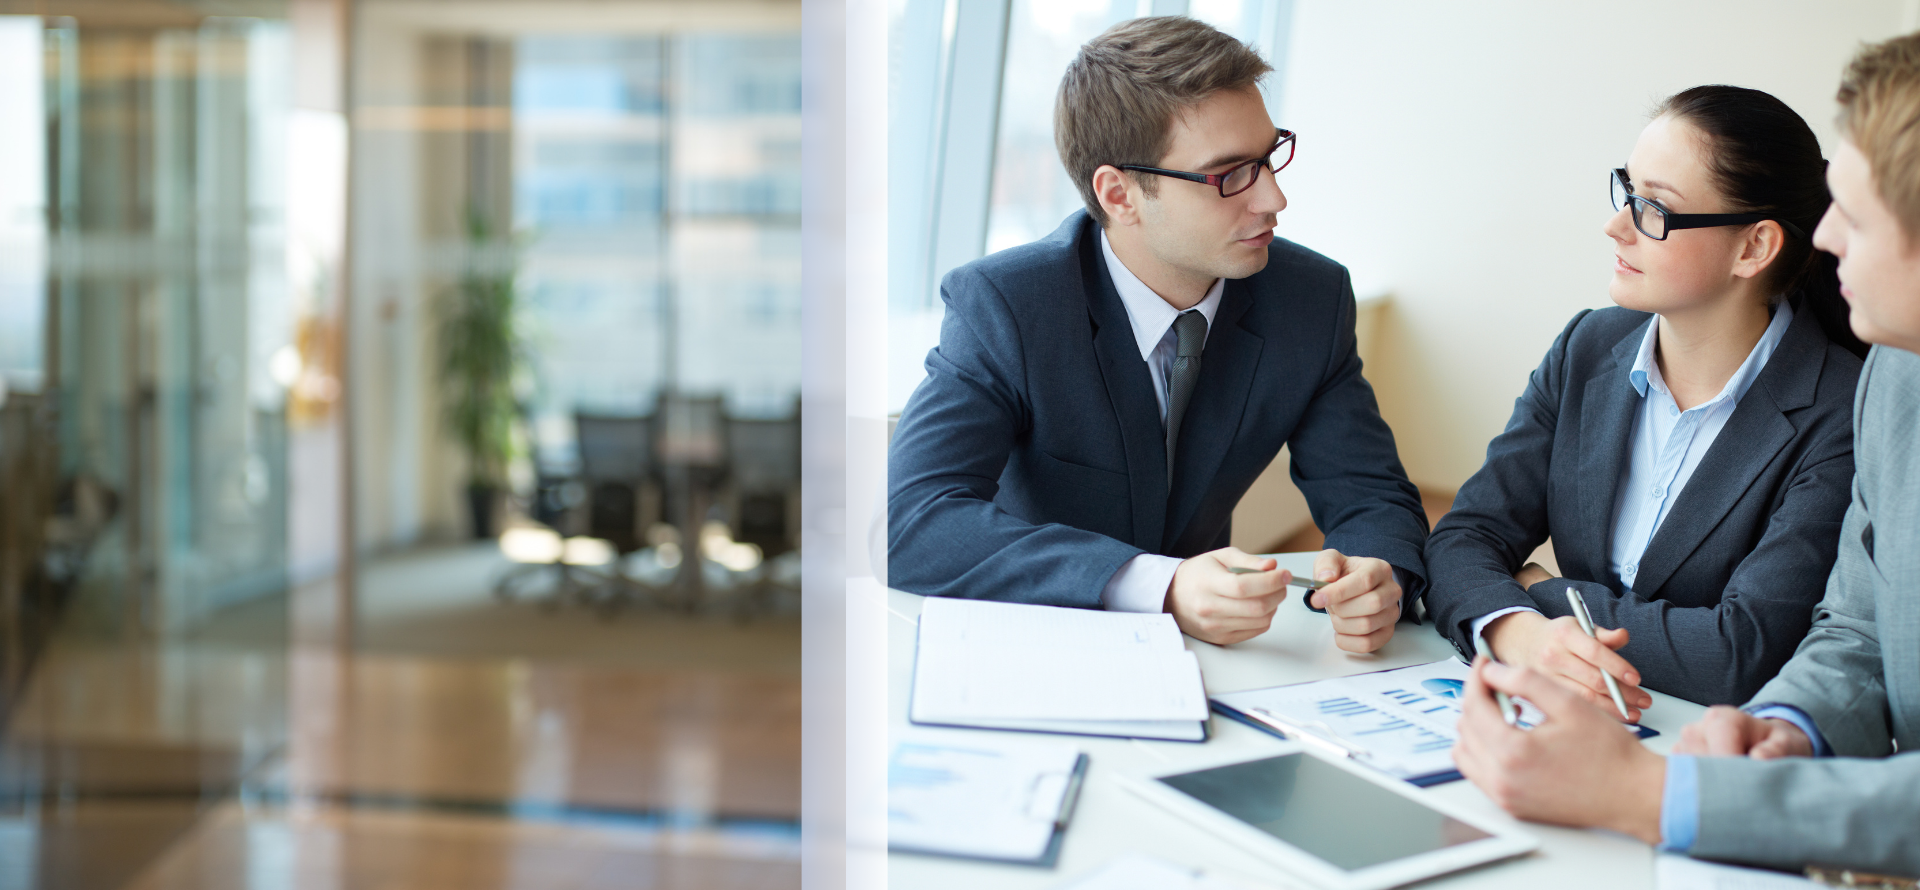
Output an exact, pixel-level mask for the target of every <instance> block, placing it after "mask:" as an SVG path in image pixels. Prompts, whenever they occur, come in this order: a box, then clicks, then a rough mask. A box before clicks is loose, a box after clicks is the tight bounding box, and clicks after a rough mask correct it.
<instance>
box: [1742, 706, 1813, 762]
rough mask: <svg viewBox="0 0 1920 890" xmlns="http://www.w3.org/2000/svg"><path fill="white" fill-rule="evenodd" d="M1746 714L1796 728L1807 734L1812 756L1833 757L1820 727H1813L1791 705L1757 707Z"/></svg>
mask: <svg viewBox="0 0 1920 890" xmlns="http://www.w3.org/2000/svg"><path fill="white" fill-rule="evenodd" d="M1747 713H1749V714H1752V715H1753V716H1755V717H1759V718H1760V719H1762V720H1765V719H1767V718H1769V717H1772V718H1775V719H1778V720H1785V721H1787V722H1788V723H1791V724H1793V725H1795V726H1798V727H1800V731H1801V732H1804V733H1806V734H1807V741H1810V742H1812V743H1813V756H1815V757H1832V756H1833V748H1832V747H1830V746H1828V745H1827V739H1826V737H1825V736H1823V735H1821V734H1820V727H1818V726H1815V725H1813V718H1812V717H1809V716H1807V712H1805V711H1802V710H1800V709H1799V708H1796V707H1794V706H1792V705H1758V706H1755V707H1753V708H1750V709H1748V711H1747Z"/></svg>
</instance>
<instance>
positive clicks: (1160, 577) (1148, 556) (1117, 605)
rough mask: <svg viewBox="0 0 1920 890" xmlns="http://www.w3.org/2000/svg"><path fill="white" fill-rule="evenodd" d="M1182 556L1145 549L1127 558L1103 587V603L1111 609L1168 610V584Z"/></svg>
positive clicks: (1120, 610)
mask: <svg viewBox="0 0 1920 890" xmlns="http://www.w3.org/2000/svg"><path fill="white" fill-rule="evenodd" d="M1179 568H1180V560H1179V559H1177V558H1175V557H1171V556H1161V555H1159V554H1157V553H1142V554H1140V555H1139V556H1136V557H1134V558H1132V559H1129V560H1127V561H1126V563H1125V564H1123V565H1121V566H1120V571H1117V572H1114V573H1113V577H1111V578H1108V579H1107V586H1106V589H1104V590H1102V591H1100V603H1101V604H1102V605H1104V606H1106V607H1107V611H1109V612H1164V611H1166V609H1167V588H1168V587H1169V586H1171V585H1172V584H1173V573H1174V571H1175V570H1177V569H1179Z"/></svg>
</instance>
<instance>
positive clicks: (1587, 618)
mask: <svg viewBox="0 0 1920 890" xmlns="http://www.w3.org/2000/svg"><path fill="white" fill-rule="evenodd" d="M1567 605H1569V606H1572V607H1573V620H1575V621H1578V622H1580V629H1581V630H1583V631H1585V632H1586V634H1587V636H1590V637H1595V638H1598V634H1595V633H1594V632H1593V614H1592V613H1590V612H1588V611H1587V601H1586V600H1585V599H1582V598H1581V596H1580V591H1578V590H1575V589H1573V588H1572V587H1568V588H1567ZM1600 676H1601V677H1603V678H1605V679H1606V681H1607V694H1608V695H1611V696H1613V706H1614V707H1616V708H1619V709H1620V719H1622V720H1625V721H1627V722H1628V723H1632V722H1633V718H1632V717H1628V716H1627V700H1626V698H1625V697H1624V696H1622V695H1621V694H1620V683H1619V681H1617V680H1615V679H1613V675H1612V674H1609V673H1607V670H1606V668H1601V669H1600Z"/></svg>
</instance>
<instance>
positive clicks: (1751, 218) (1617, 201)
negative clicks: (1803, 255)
mask: <svg viewBox="0 0 1920 890" xmlns="http://www.w3.org/2000/svg"><path fill="white" fill-rule="evenodd" d="M1608 185H1609V186H1611V188H1612V190H1613V209H1614V210H1616V211H1617V210H1619V209H1620V208H1621V207H1622V206H1630V207H1632V208H1633V227H1634V228H1636V229H1639V230H1640V234H1642V235H1645V236H1647V237H1648V238H1652V239H1653V240H1655V241H1665V240H1667V235H1668V234H1669V233H1671V232H1673V231H1674V230H1676V229H1711V228H1714V227H1715V226H1743V225H1748V224H1751V223H1757V222H1764V221H1766V220H1769V219H1771V220H1773V221H1774V222H1777V223H1779V224H1780V227H1781V228H1783V229H1786V230H1787V231H1788V232H1789V233H1790V234H1792V235H1793V236H1794V237H1795V238H1805V237H1807V235H1806V233H1805V232H1802V231H1800V227H1799V226H1796V225H1794V224H1793V223H1790V222H1787V221H1786V220H1784V219H1775V218H1774V217H1771V216H1768V215H1766V214H1764V213H1673V212H1671V211H1669V210H1667V208H1665V207H1662V206H1660V205H1658V204H1655V203H1653V202H1652V201H1650V200H1648V199H1646V198H1642V197H1640V196H1639V195H1636V194H1634V193H1633V180H1631V179H1629V178H1627V168H1625V167H1615V168H1613V173H1612V174H1611V175H1610V176H1608Z"/></svg>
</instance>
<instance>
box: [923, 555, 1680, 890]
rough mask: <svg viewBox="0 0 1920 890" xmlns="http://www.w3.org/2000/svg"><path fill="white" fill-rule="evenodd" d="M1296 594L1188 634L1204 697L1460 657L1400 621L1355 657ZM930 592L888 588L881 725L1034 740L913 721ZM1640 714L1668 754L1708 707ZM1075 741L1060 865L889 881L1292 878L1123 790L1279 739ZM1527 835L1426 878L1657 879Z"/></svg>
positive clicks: (1561, 885) (1241, 729)
mask: <svg viewBox="0 0 1920 890" xmlns="http://www.w3.org/2000/svg"><path fill="white" fill-rule="evenodd" d="M1313 556H1314V554H1311V553H1289V554H1280V555H1279V556H1278V557H1277V558H1278V559H1279V560H1280V563H1281V565H1282V566H1283V567H1285V568H1288V569H1290V570H1292V571H1293V572H1294V573H1295V574H1297V575H1301V576H1305V577H1311V568H1312V565H1313ZM1299 594H1300V591H1299V590H1297V589H1295V590H1290V591H1289V594H1288V597H1287V601H1286V602H1284V603H1282V604H1281V606H1280V610H1279V613H1278V614H1277V615H1276V616H1275V618H1274V622H1273V627H1272V628H1271V629H1270V630H1268V631H1267V632H1266V633H1265V634H1262V635H1261V636H1258V637H1255V638H1254V639H1251V640H1248V641H1246V642H1243V643H1236V644H1234V645H1232V646H1224V647H1223V646H1215V645H1212V644H1210V643H1203V642H1201V641H1199V640H1195V639H1193V638H1191V637H1188V638H1187V639H1186V645H1187V648H1188V649H1189V650H1192V651H1193V652H1194V653H1196V655H1197V656H1198V658H1199V661H1200V670H1201V674H1202V676H1203V678H1204V681H1205V684H1206V688H1207V693H1208V694H1209V695H1213V694H1218V693H1223V692H1237V691H1241V690H1246V689H1258V688H1263V687H1267V686H1278V685H1281V684H1285V683H1299V682H1305V681H1308V680H1320V679H1325V678H1328V677H1339V676H1346V675H1348V674H1357V673H1362V672H1366V671H1377V670H1385V669H1388V668H1396V667H1406V666H1408V665H1415V664H1425V663H1428V662H1432V661H1438V660H1440V659H1443V658H1456V657H1458V656H1457V654H1456V653H1455V652H1454V650H1453V646H1452V645H1451V644H1449V643H1448V642H1447V641H1446V640H1444V639H1443V638H1441V636H1440V635H1439V633H1438V632H1437V631H1435V630H1434V629H1433V627H1432V625H1413V624H1407V623H1403V624H1401V625H1400V628H1399V630H1398V631H1396V632H1395V633H1394V635H1393V639H1392V640H1390V641H1388V643H1387V645H1386V646H1384V647H1383V648H1382V649H1381V650H1380V651H1379V652H1377V653H1374V654H1371V655H1352V654H1349V653H1346V652H1342V651H1340V650H1339V649H1337V648H1335V647H1334V645H1333V628H1332V627H1331V626H1330V625H1329V623H1328V620H1327V617H1326V616H1325V615H1321V614H1318V613H1315V612H1311V611H1309V610H1308V609H1307V608H1306V607H1305V606H1304V605H1303V604H1301V603H1300V602H1298V599H1299ZM923 599H924V598H923V597H919V596H915V595H914V594H910V593H904V592H901V591H898V590H889V591H888V592H887V610H888V612H889V613H890V614H889V615H888V616H887V680H888V684H887V725H888V733H889V735H897V734H899V733H901V732H905V731H911V732H913V733H915V734H919V735H921V736H922V737H927V736H931V737H935V738H944V739H946V740H950V741H959V740H963V739H966V738H978V737H981V736H982V735H983V734H984V735H989V736H993V735H1003V736H1010V737H1023V738H1031V737H1032V736H1030V735H1027V734H1024V733H999V732H993V731H989V730H971V729H941V728H935V727H923V726H913V725H911V724H910V723H908V722H907V699H908V696H909V694H910V692H911V686H912V682H911V681H912V677H913V659H914V645H915V630H916V627H917V621H918V618H919V614H920V605H921V602H922V601H923ZM1649 693H1650V694H1651V695H1652V696H1653V706H1652V707H1650V708H1648V709H1647V710H1646V712H1645V716H1644V718H1643V722H1644V724H1645V725H1646V726H1649V727H1651V728H1653V729H1657V730H1659V731H1660V735H1657V736H1655V737H1653V738H1650V739H1647V740H1646V742H1645V744H1646V745H1647V746H1648V747H1649V748H1651V749H1653V750H1654V751H1657V752H1661V753H1665V752H1666V751H1668V750H1669V749H1670V748H1672V746H1673V743H1674V741H1675V740H1676V739H1677V738H1678V737H1679V733H1680V728H1681V727H1682V726H1684V725H1686V724H1688V723H1691V722H1693V721H1694V720H1697V719H1699V718H1700V716H1701V715H1702V714H1703V713H1704V712H1705V710H1706V709H1705V708H1703V707H1701V706H1700V705H1696V704H1693V703H1691V702H1687V701H1683V700H1681V699H1677V698H1674V697H1672V696H1669V695H1664V694H1662V693H1659V692H1652V691H1651V690H1649ZM1049 738H1059V739H1068V740H1071V741H1072V742H1074V743H1075V744H1077V745H1079V746H1080V748H1081V749H1082V750H1083V751H1085V752H1086V753H1087V755H1088V771H1087V776H1086V780H1085V782H1084V784H1083V785H1082V787H1081V791H1080V798H1079V803H1078V805H1077V807H1076V808H1075V811H1074V813H1073V818H1072V821H1071V823H1070V824H1069V825H1068V827H1067V829H1066V833H1065V836H1064V837H1063V838H1062V843H1061V847H1060V856H1059V860H1058V862H1057V863H1056V864H1055V865H1054V867H1052V868H1042V867H1034V866H1022V865H1003V864H996V863H985V862H978V861H971V860H964V859H953V858H946V857H938V856H926V855H917V854H908V853H893V854H890V855H889V856H888V857H887V876H888V886H890V887H899V888H906V887H911V888H914V890H941V888H979V887H993V888H1006V890H1022V888H1053V887H1063V886H1066V885H1070V884H1072V883H1073V882H1075V881H1076V880H1078V879H1080V878H1083V877H1085V876H1087V875H1089V874H1091V873H1093V872H1096V871H1098V870H1100V869H1101V868H1102V867H1104V866H1106V865H1107V864H1109V863H1110V862H1112V861H1114V860H1116V859H1119V858H1121V857H1123V856H1126V855H1128V854H1131V853H1141V854H1146V855H1149V856H1152V857H1155V858H1158V859H1163V860H1166V861H1168V862H1171V863H1174V864H1177V865H1181V866H1185V867H1188V868H1192V869H1199V870H1202V871H1205V872H1207V873H1209V874H1215V875H1219V876H1222V877H1224V878H1226V879H1228V880H1231V881H1236V882H1239V883H1241V884H1245V885H1246V886H1248V887H1276V888H1279V887H1298V886H1301V885H1300V884H1298V883H1295V882H1293V881H1291V880H1290V879H1289V877H1288V876H1287V875H1286V874H1284V873H1282V872H1281V871H1280V870H1279V869H1278V867H1277V866H1274V865H1272V864H1269V863H1268V862H1267V861H1266V860H1264V859H1261V858H1259V857H1257V856H1255V855H1254V854H1252V853H1250V852H1248V851H1247V850H1246V849H1244V848H1242V847H1238V846H1235V845H1233V844H1231V843H1228V842H1226V841H1224V840H1221V839H1219V838H1217V837H1214V836H1212V835H1211V834H1209V833H1208V832H1206V831H1205V830H1203V829H1201V828H1200V827H1199V826H1197V825H1195V824H1193V823H1191V822H1188V821H1185V820H1183V819H1181V818H1180V817H1178V816H1175V815H1173V814H1172V813H1169V812H1167V811H1165V810H1163V809H1161V808H1159V807H1157V806H1155V805H1153V804H1151V803H1149V802H1147V801H1145V800H1142V799H1141V798H1139V797H1137V796H1135V795H1134V794H1133V793H1132V792H1129V791H1127V790H1126V789H1124V788H1122V787H1121V786H1120V784H1119V782H1118V781H1117V777H1118V776H1120V775H1124V774H1129V773H1133V774H1138V773H1140V772H1144V771H1147V770H1153V769H1160V768H1167V767H1178V766H1180V765H1182V764H1184V763H1189V762H1197V761H1200V760H1204V759H1208V758H1211V757H1215V756H1219V755H1223V754H1239V753H1242V752H1244V753H1245V754H1246V755H1247V756H1248V757H1249V758H1252V757H1257V756H1259V755H1260V754H1262V753H1265V752H1267V751H1269V750H1272V749H1276V748H1278V747H1280V746H1281V745H1282V744H1283V743H1282V742H1281V740H1280V739H1278V738H1276V737H1274V736H1271V735H1268V734H1266V733H1264V732H1261V731H1259V730H1256V729H1254V728H1252V727H1250V726H1246V725H1245V724H1242V723H1239V722H1237V721H1234V720H1230V719H1227V718H1224V717H1221V716H1220V715H1218V714H1215V715H1213V716H1212V718H1211V724H1210V726H1209V737H1208V740H1207V741H1206V742H1204V743H1198V744H1195V743H1191V742H1154V741H1142V740H1138V739H1113V738H1098V737H1092V736H1049ZM1420 793H1422V794H1428V795H1432V796H1434V797H1436V798H1439V799H1443V800H1446V801H1450V802H1452V803H1454V804H1456V805H1458V806H1461V807H1464V808H1466V809H1467V810H1469V811H1470V812H1472V813H1474V814H1476V815H1478V816H1480V817H1482V818H1483V819H1486V820H1488V821H1490V822H1494V823H1498V824H1503V825H1514V824H1516V820H1515V819H1513V817H1511V816H1508V815H1507V814H1506V813H1505V812H1504V811H1502V810H1501V809H1500V808H1499V807H1498V806H1496V805H1494V803H1493V802H1492V801H1490V800H1488V799H1487V797H1486V796H1485V795H1483V794H1481V793H1480V790H1479V789H1478V788H1475V787H1474V786H1473V783H1471V782H1467V781H1457V782H1449V783H1447V784H1444V785H1437V786H1434V787H1432V788H1427V789H1423V790H1422V791H1421V792H1420ZM1523 830H1525V831H1527V832H1529V833H1531V834H1533V835H1534V836H1535V837H1537V838H1539V839H1540V847H1539V849H1538V850H1537V851H1535V852H1533V853H1531V854H1529V855H1526V856H1523V857H1519V858H1516V859H1509V860H1507V861H1505V862H1499V863H1494V864H1491V865H1487V866H1482V867H1480V868H1477V869H1472V870H1469V871H1464V872H1457V873H1455V874H1452V875H1447V876H1442V877H1438V878H1434V879H1431V880H1428V881H1424V882H1422V883H1420V884H1419V885H1418V886H1420V887H1434V888H1456V887H1459V888H1466V887H1471V888H1476V890H1477V888H1506V887H1512V888H1538V887H1552V888H1554V890H1577V888H1584V887H1595V888H1599V887H1607V888H1614V887H1648V886H1653V883H1654V865H1653V863H1654V853H1653V851H1652V850H1651V849H1650V848H1648V847H1647V846H1646V845H1645V844H1643V843H1641V842H1639V841H1637V840H1634V839H1633V838H1630V837H1627V836H1625V835H1620V834H1614V833H1611V832H1604V831H1588V830H1576V829H1567V828H1557V827H1553V826H1548V825H1538V824H1533V823H1526V824H1524V826H1523Z"/></svg>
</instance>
